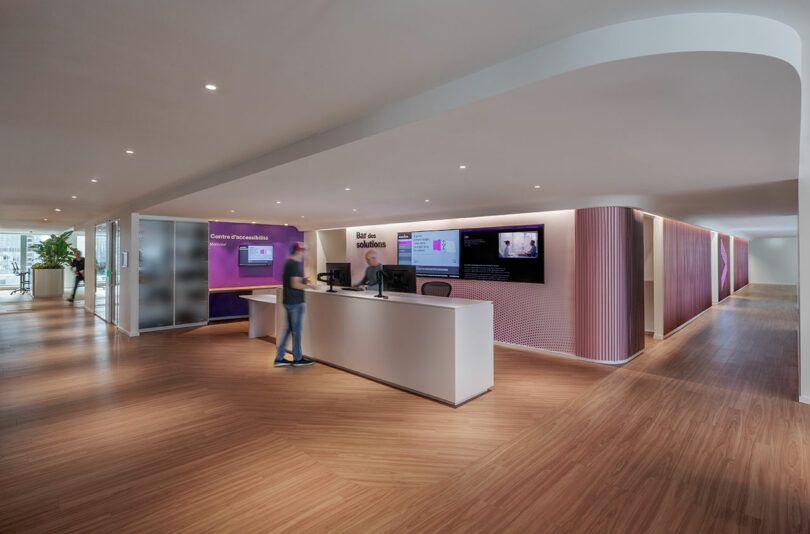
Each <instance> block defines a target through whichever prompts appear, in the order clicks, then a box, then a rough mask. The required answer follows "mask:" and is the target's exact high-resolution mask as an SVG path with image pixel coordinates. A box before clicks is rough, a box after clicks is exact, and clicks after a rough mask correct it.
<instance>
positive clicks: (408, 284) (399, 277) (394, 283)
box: [383, 265, 416, 293]
mask: <svg viewBox="0 0 810 534" xmlns="http://www.w3.org/2000/svg"><path fill="white" fill-rule="evenodd" d="M383 276H384V278H383V291H394V292H397V293H416V266H414V265H383Z"/></svg>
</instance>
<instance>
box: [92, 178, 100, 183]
mask: <svg viewBox="0 0 810 534" xmlns="http://www.w3.org/2000/svg"><path fill="white" fill-rule="evenodd" d="M90 181H91V182H93V183H94V184H97V183H98V178H90Z"/></svg>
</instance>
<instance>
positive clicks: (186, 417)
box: [0, 286, 810, 532]
mask: <svg viewBox="0 0 810 534" xmlns="http://www.w3.org/2000/svg"><path fill="white" fill-rule="evenodd" d="M796 327H797V309H796V294H795V289H793V288H784V287H773V286H771V287H767V286H760V287H756V286H751V287H749V288H746V289H745V290H743V291H742V292H741V293H739V294H738V295H736V296H734V297H732V298H731V299H729V300H728V301H726V302H725V303H723V304H721V305H719V306H716V307H715V308H713V309H712V310H710V311H709V312H707V313H706V314H704V315H703V316H702V317H701V318H700V319H698V320H697V321H695V322H694V323H693V324H691V325H689V326H688V327H687V328H685V329H684V330H682V331H681V332H679V333H677V334H675V335H674V336H672V337H671V338H669V339H668V340H666V341H663V342H655V343H653V342H652V340H648V341H649V344H648V350H647V352H646V353H645V354H643V355H642V356H640V357H639V358H637V359H636V360H634V361H632V362H631V363H629V364H627V365H625V366H623V367H620V368H613V367H608V366H603V365H597V364H590V363H585V362H579V361H569V360H565V359H560V358H555V357H551V356H548V357H547V356H542V355H537V354H532V353H525V352H521V351H516V350H509V349H501V348H498V349H496V360H495V361H496V370H495V371H496V374H495V388H494V389H493V391H491V392H490V393H488V394H487V395H484V396H483V397H480V398H479V399H476V400H474V401H473V402H470V403H468V404H466V405H464V406H462V407H460V408H457V409H453V408H450V407H447V406H444V405H441V404H438V403H436V402H433V401H430V400H426V399H423V398H420V397H418V396H415V395H411V394H408V393H404V392H402V391H398V390H395V389H392V388H389V387H387V386H384V385H381V384H378V383H375V382H372V381H369V380H365V379H363V378H359V377H357V376H353V375H351V374H347V373H344V372H340V371H337V370H334V369H331V368H329V367H326V366H323V365H314V366H312V367H307V368H282V369H275V368H273V367H272V353H273V349H274V347H273V345H272V343H271V342H270V341H269V340H262V339H248V338H247V337H246V332H247V324H246V323H245V322H232V323H225V324H217V325H213V326H208V327H203V328H196V329H187V330H181V331H170V332H156V333H150V334H146V335H143V336H140V337H137V338H127V337H126V336H124V335H122V334H120V333H116V332H114V331H113V329H112V328H109V327H107V325H105V324H104V323H103V322H102V321H100V320H99V319H98V318H94V317H93V316H92V315H91V314H89V313H86V312H84V310H83V309H82V308H81V307H80V306H78V305H69V304H67V303H65V302H63V301H61V300H55V301H44V302H35V303H31V302H30V299H29V301H28V302H27V303H25V302H22V301H20V302H13V301H11V300H10V299H9V298H7V297H0V400H2V402H1V403H0V530H3V531H5V530H8V531H33V530H42V531H64V530H67V529H69V528H73V529H78V530H82V531H94V530H96V531H102V530H103V531H109V530H116V531H138V532H149V531H151V532H155V531H178V530H183V529H185V530H188V531H194V532H197V531H202V530H211V531H223V530H227V531H238V532H251V531H273V530H287V531H290V532H319V531H351V532H394V531H396V532H411V531H413V532H453V531H458V532H469V531H481V532H495V531H497V532H538V531H542V532H545V531H553V530H558V531H563V532H604V531H617V532H638V531H652V532H660V531H678V532H700V531H706V532H716V531H738V530H746V531H747V530H754V531H762V532H791V531H793V532H801V531H804V532H807V531H810V406H805V405H801V404H798V403H797V402H796V401H795V399H796V397H797V352H796V351H797V348H796ZM381 350H384V347H381Z"/></svg>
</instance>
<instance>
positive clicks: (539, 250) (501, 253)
mask: <svg viewBox="0 0 810 534" xmlns="http://www.w3.org/2000/svg"><path fill="white" fill-rule="evenodd" d="M461 277H462V278H464V279H467V280H490V281H496V282H530V283H535V284H542V283H544V281H545V262H544V254H543V225H537V226H515V227H506V228H478V229H471V230H461Z"/></svg>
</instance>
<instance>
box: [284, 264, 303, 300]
mask: <svg viewBox="0 0 810 534" xmlns="http://www.w3.org/2000/svg"><path fill="white" fill-rule="evenodd" d="M293 276H297V277H299V278H303V277H304V269H303V268H302V267H301V262H298V261H295V260H294V259H292V258H290V259H288V260H287V261H286V262H285V263H284V304H303V302H304V290H303V289H294V288H293V287H292V286H290V278H292V277H293Z"/></svg>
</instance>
